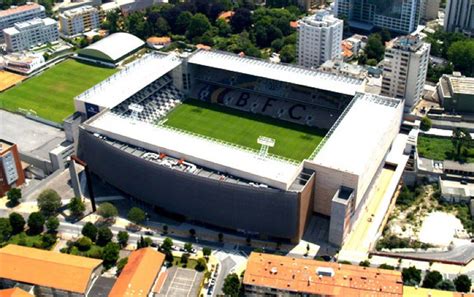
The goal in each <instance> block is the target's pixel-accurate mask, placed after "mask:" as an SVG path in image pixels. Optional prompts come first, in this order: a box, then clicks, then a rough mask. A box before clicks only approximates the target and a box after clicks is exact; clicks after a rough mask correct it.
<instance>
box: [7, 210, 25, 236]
mask: <svg viewBox="0 0 474 297" xmlns="http://www.w3.org/2000/svg"><path fill="white" fill-rule="evenodd" d="M8 220H9V221H10V225H11V227H12V234H18V233H21V232H23V231H24V230H25V223H26V222H25V219H24V218H23V216H22V215H21V214H19V213H16V212H12V213H11V214H10V215H9V216H8Z"/></svg>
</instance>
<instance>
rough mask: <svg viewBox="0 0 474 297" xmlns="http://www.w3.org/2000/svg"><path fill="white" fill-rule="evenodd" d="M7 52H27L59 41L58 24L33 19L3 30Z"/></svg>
mask: <svg viewBox="0 0 474 297" xmlns="http://www.w3.org/2000/svg"><path fill="white" fill-rule="evenodd" d="M3 37H4V39H5V43H6V44H7V51H9V52H17V51H22V50H26V49H28V48H29V47H31V46H34V45H41V44H44V43H48V42H53V41H56V40H58V39H59V31H58V22H56V21H55V20H53V19H50V18H44V19H32V20H29V21H26V22H22V23H16V24H15V26H13V27H10V28H7V29H5V30H3Z"/></svg>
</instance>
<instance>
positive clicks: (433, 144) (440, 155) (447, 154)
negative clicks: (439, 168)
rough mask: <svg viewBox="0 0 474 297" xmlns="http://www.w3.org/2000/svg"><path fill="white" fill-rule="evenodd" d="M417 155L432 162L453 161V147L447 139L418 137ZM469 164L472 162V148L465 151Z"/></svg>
mask: <svg viewBox="0 0 474 297" xmlns="http://www.w3.org/2000/svg"><path fill="white" fill-rule="evenodd" d="M418 154H419V155H420V156H422V157H424V158H428V159H433V160H454V159H455V158H454V145H453V143H452V142H451V138H449V137H439V136H428V135H420V136H418ZM466 157H467V159H466V161H467V162H469V163H472V162H474V147H471V148H469V149H468V150H467V156H466Z"/></svg>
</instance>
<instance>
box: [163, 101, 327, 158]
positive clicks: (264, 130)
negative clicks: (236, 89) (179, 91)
mask: <svg viewBox="0 0 474 297" xmlns="http://www.w3.org/2000/svg"><path fill="white" fill-rule="evenodd" d="M165 125H166V126H171V127H175V128H179V129H183V130H187V131H190V132H194V133H197V134H201V135H206V136H208V137H212V138H216V139H220V140H224V141H227V142H231V143H235V144H239V145H242V146H245V147H249V148H252V149H260V145H259V144H257V138H258V137H259V136H266V137H271V138H274V139H275V140H276V142H275V147H273V148H270V150H269V152H270V153H272V154H275V155H279V156H283V157H286V158H290V159H294V160H298V161H301V160H303V159H305V158H307V157H309V156H310V155H311V153H312V152H313V150H314V149H315V148H316V146H317V145H318V144H319V143H320V142H321V140H322V139H323V137H324V135H325V134H326V132H327V131H323V130H320V129H316V128H310V127H306V126H301V125H297V124H292V123H289V122H285V121H280V120H275V119H272V118H269V117H266V116H261V115H255V114H251V113H247V112H242V111H238V110H235V109H232V108H228V107H224V106H220V105H216V104H210V103H206V102H202V101H198V100H187V101H186V102H185V103H183V104H181V105H180V106H178V107H177V108H175V109H174V110H173V111H172V112H171V113H170V114H169V115H168V117H167V122H166V123H165Z"/></svg>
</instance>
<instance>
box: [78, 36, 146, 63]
mask: <svg viewBox="0 0 474 297" xmlns="http://www.w3.org/2000/svg"><path fill="white" fill-rule="evenodd" d="M144 44H145V42H144V41H143V40H141V39H140V38H138V37H136V36H135V35H132V34H129V33H124V32H119V33H114V34H112V35H110V36H107V37H106V38H104V39H102V40H99V41H97V42H95V43H93V44H91V45H89V46H88V47H86V48H84V49H82V50H80V51H79V56H87V57H91V58H96V59H100V60H105V61H110V62H116V61H118V60H119V59H120V58H122V57H124V56H126V55H127V54H129V53H131V52H133V51H134V50H136V49H137V48H139V47H141V46H143V45H144Z"/></svg>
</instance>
